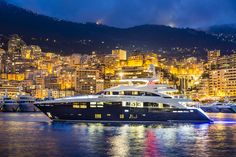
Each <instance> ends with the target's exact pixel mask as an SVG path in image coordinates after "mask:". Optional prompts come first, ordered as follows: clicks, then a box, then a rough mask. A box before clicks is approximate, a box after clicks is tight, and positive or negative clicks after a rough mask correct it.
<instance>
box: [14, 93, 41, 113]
mask: <svg viewBox="0 0 236 157" xmlns="http://www.w3.org/2000/svg"><path fill="white" fill-rule="evenodd" d="M17 102H18V104H19V111H21V112H36V111H38V109H37V108H36V107H35V106H34V102H35V99H34V98H33V97H31V96H30V95H21V94H20V95H19V96H18V100H17Z"/></svg>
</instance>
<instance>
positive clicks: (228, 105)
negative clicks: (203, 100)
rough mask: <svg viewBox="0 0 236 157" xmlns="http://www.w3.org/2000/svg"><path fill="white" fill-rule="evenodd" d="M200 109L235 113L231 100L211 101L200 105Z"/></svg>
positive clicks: (235, 107)
mask: <svg viewBox="0 0 236 157" xmlns="http://www.w3.org/2000/svg"><path fill="white" fill-rule="evenodd" d="M201 109H202V110H203V111H205V112H211V113H236V104H235V103H232V102H213V103H210V104H207V105H202V106H201Z"/></svg>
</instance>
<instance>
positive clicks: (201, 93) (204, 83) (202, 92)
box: [197, 78, 210, 99]
mask: <svg viewBox="0 0 236 157" xmlns="http://www.w3.org/2000/svg"><path fill="white" fill-rule="evenodd" d="M209 90H210V89H209V78H202V79H200V83H199V84H198V86H197V92H198V93H197V99H204V98H205V99H207V98H208V96H209Z"/></svg>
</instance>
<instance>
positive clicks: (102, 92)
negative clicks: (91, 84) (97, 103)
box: [96, 91, 105, 95]
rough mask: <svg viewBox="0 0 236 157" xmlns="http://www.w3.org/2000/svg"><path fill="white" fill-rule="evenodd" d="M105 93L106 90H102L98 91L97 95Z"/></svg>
mask: <svg viewBox="0 0 236 157" xmlns="http://www.w3.org/2000/svg"><path fill="white" fill-rule="evenodd" d="M103 94H105V92H104V91H101V92H98V93H97V94H96V95H103Z"/></svg>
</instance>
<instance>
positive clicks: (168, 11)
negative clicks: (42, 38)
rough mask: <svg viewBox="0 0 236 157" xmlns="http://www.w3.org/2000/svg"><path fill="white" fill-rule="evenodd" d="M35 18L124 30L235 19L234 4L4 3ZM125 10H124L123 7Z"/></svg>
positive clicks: (135, 0)
mask: <svg viewBox="0 0 236 157" xmlns="http://www.w3.org/2000/svg"><path fill="white" fill-rule="evenodd" d="M6 1H7V2H9V3H11V4H14V5H16V6H19V7H22V8H25V9H27V10H31V11H32V12H35V13H37V14H43V15H46V16H51V17H55V18H58V19H64V20H68V21H73V22H78V23H85V22H94V23H102V24H105V25H109V26H115V27H121V28H127V27H132V26H137V25H143V24H158V25H168V26H171V27H191V28H202V27H209V26H212V25H221V24H231V23H234V22H235V21H234V19H235V18H236V11H235V10H236V9H235V8H236V2H235V1H233V0H227V1H223V0H207V1H200V2H199V1H197V0H177V1H173V0H158V1H154V0H150V1H148V2H147V1H142V0H131V1H118V0H110V1H103V0H95V1H94V0H93V1H88V0H86V1H84V0H80V1H76V0H72V1H70V2H67V1H63V0H59V1H58V0H57V1H55V0H52V1H45V0H35V1H30V0H6ZM124 6H125V7H124Z"/></svg>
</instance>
